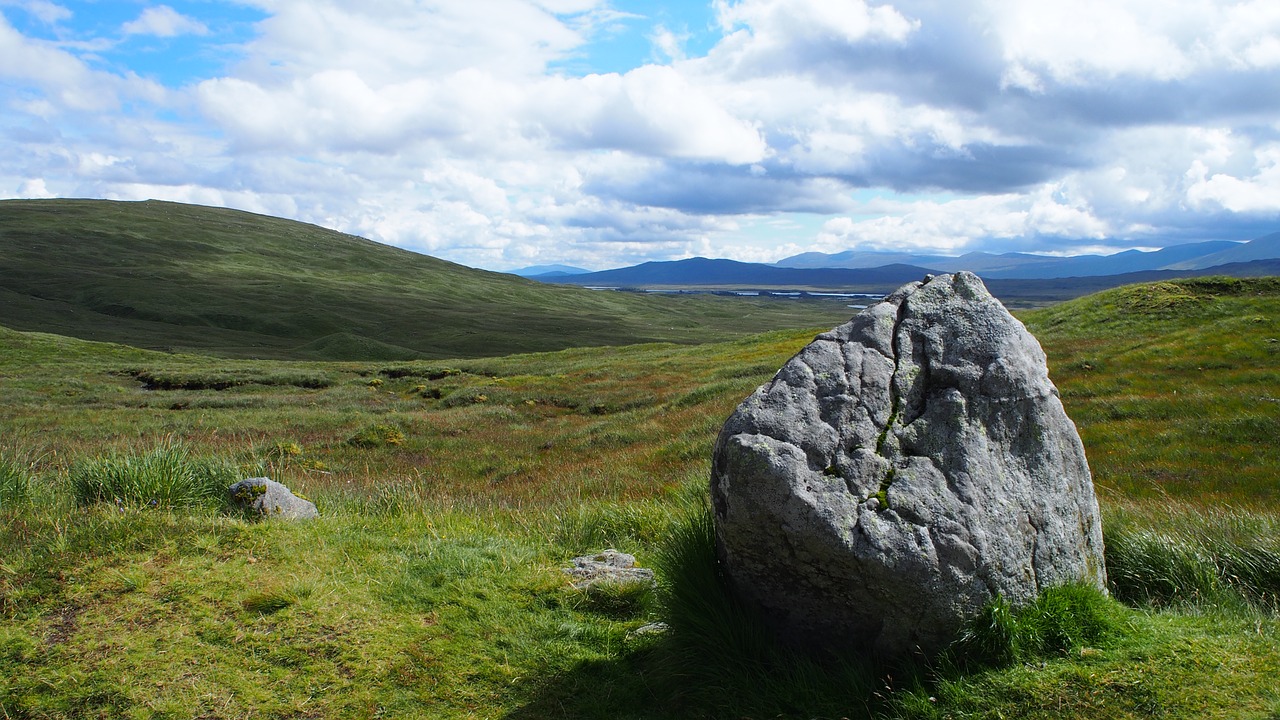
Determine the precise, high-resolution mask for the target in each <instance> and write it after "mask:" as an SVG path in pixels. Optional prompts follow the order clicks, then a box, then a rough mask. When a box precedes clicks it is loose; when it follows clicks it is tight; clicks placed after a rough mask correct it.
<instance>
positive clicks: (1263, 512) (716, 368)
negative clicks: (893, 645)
mask: <svg viewBox="0 0 1280 720" xmlns="http://www.w3.org/2000/svg"><path fill="white" fill-rule="evenodd" d="M1022 317H1023V320H1024V321H1025V322H1026V323H1027V324H1028V327H1030V328H1031V330H1032V331H1033V333H1035V334H1036V336H1037V337H1038V338H1039V339H1040V341H1041V343H1042V344H1043V345H1044V347H1045V349H1046V352H1047V353H1048V356H1049V358H1050V370H1051V376H1052V377H1053V378H1054V380H1055V382H1056V383H1057V384H1058V387H1059V389H1060V391H1061V393H1062V396H1063V400H1064V403H1065V404H1066V407H1067V411H1068V413H1069V414H1070V415H1071V416H1072V417H1073V419H1074V420H1075V421H1076V423H1077V425H1078V426H1079V428H1080V431H1081V435H1082V437H1083V438H1084V441H1085V446H1086V450H1087V452H1088V454H1089V458H1090V462H1091V465H1092V468H1093V471H1094V475H1095V481H1096V484H1097V487H1098V491H1099V494H1100V499H1101V502H1102V505H1103V512H1104V517H1105V528H1104V529H1105V535H1106V542H1107V560H1108V568H1109V572H1110V577H1111V583H1112V587H1111V599H1105V598H1100V597H1099V598H1091V599H1090V598H1085V599H1083V600H1080V601H1079V607H1081V608H1083V610H1082V611H1081V612H1082V613H1083V615H1081V613H1075V611H1074V610H1072V611H1071V612H1067V613H1065V615H1072V614H1073V613H1075V615H1079V616H1081V617H1083V616H1086V615H1087V617H1085V619H1086V620H1087V619H1089V618H1093V620H1095V621H1096V622H1093V624H1091V625H1088V626H1087V627H1076V626H1069V625H1064V624H1054V623H1055V622H1057V620H1055V618H1056V619H1061V616H1062V615H1063V613H1057V614H1055V613H1056V612H1057V611H1053V610H1052V608H1050V609H1049V610H1044V611H1043V612H1041V616H1042V618H1041V619H1042V620H1043V619H1044V618H1048V621H1049V622H1048V624H1044V623H1041V624H1039V625H1037V624H1036V623H1037V622H1038V621H1037V620H1036V618H1034V617H1031V615H1032V614H1033V613H1021V614H1019V613H1011V612H1010V611H1008V610H1007V609H1001V608H999V607H993V608H991V612H990V613H989V614H988V615H986V616H984V618H983V621H984V623H985V625H984V624H982V623H978V624H975V627H974V628H973V633H972V637H970V638H969V643H968V644H967V645H965V646H963V648H961V649H958V650H957V652H956V653H954V654H953V655H951V656H949V657H947V658H943V659H942V660H941V661H938V662H935V663H931V664H920V665H895V666H891V667H890V666H867V665H864V664H861V663H860V662H859V661H858V659H857V658H856V657H853V656H850V657H840V658H827V659H824V660H822V661H815V660H813V659H809V658H805V657H799V656H796V655H793V654H791V653H789V652H788V651H785V650H783V649H780V648H777V647H774V646H773V645H771V644H770V643H769V642H768V641H767V639H765V638H764V637H763V636H762V635H761V634H760V631H759V628H758V626H757V624H756V623H755V621H754V620H753V618H751V617H750V615H749V613H746V612H744V611H743V610H742V609H740V608H736V607H735V606H734V605H733V604H732V603H731V602H730V601H729V600H727V599H726V598H725V597H724V596H723V594H722V593H721V592H720V589H719V586H718V584H717V581H716V577H715V573H714V566H713V564H712V563H710V562H709V561H708V556H707V550H708V545H707V536H706V512H705V504H704V503H705V495H706V481H707V475H708V469H709V455H710V447H711V443H712V440H713V439H714V435H715V433H716V431H717V430H718V429H719V426H720V424H721V423H722V422H723V420H724V418H725V417H726V416H727V415H728V414H729V412H731V411H732V409H733V408H734V407H735V406H736V404H737V403H738V402H739V401H741V400H742V399H743V398H744V397H745V396H746V395H747V394H748V393H749V392H750V391H751V390H752V389H753V388H754V387H755V386H756V385H758V384H759V383H761V382H763V381H765V380H767V379H768V378H769V376H770V375H771V374H772V373H773V372H774V370H776V369H777V368H778V367H779V366H780V365H781V364H782V363H783V362H784V361H785V360H786V359H787V358H788V357H789V356H790V355H791V354H792V353H794V352H795V351H796V350H798V349H799V348H800V347H802V346H803V345H804V344H805V343H806V342H808V340H809V339H811V338H812V336H813V335H814V334H815V332H817V331H819V330H821V329H824V328H810V329H807V330H786V331H775V332H770V333H766V334H763V335H753V336H750V337H744V338H740V339H736V340H730V341H727V342H720V343H712V344H705V345H677V344H670V343H662V344H640V345H632V346H628V347H594V348H578V349H569V350H562V351H557V352H547V353H537V354H525V355H511V356H505V357H491V358H480V359H474V358H473V359H453V360H383V361H376V360H370V361H361V362H305V361H282V360H238V359H228V358H225V357H224V358H216V357H211V356H201V355H175V354H164V353H158V352H152V351H145V350H139V349H134V348H129V347H125V346H121V345H105V344H99V343H91V342H86V341H81V340H74V339H70V338H66V337H61V336H55V335H42V334H38V333H26V332H16V331H12V330H3V329H0V379H2V381H0V427H2V428H3V429H4V433H3V437H2V438H0V617H3V622H2V623H0V717H4V718H64V717H65V718H72V717H75V718H81V717H103V718H108V717H110V718H115V717H137V718H204V719H206V720H212V719H214V718H220V719H221V718H227V719H229V718H250V717H252V718H329V717H333V718H337V717H343V718H346V717H352V718H366V717H367V718H374V717H396V718H400V717H410V718H412V717H423V718H437V717H438V718H457V717H477V718H480V717H512V718H543V717H574V718H576V717H600V718H628V717H631V718H663V717H672V718H675V717H735V718H738V717H757V718H763V717H832V718H838V717H849V718H856V717H932V718H1000V717H1005V718H1012V717H1040V718H1059V717H1079V718H1094V717H1108V718H1138V717H1162V718H1203V717H1223V718H1259V719H1261V718H1276V717H1280V683H1278V682H1277V681H1276V678H1277V677H1280V622H1278V618H1277V611H1278V608H1280V595H1278V593H1280V473H1278V472H1277V468H1278V467H1280V449H1277V443H1276V442H1275V438H1276V437H1277V436H1280V432H1278V431H1280V370H1278V369H1277V368H1278V367H1280V362H1278V361H1280V281H1278V280H1276V279H1254V280H1232V279H1222V278H1213V279H1202V280H1195V281H1185V282H1178V283H1161V284H1157V285H1147V286H1135V287H1126V288H1120V289H1116V290H1112V291H1107V292H1104V293H1101V294H1099V295H1095V296H1090V297H1086V298H1082V299H1079V300H1075V301H1071V302H1068V303H1063V304H1061V305H1057V306H1054V307H1051V308H1048V309H1043V310H1037V311H1034V312H1028V313H1025V314H1023V315H1022ZM157 468H159V470H157ZM113 473H114V474H113ZM117 475H119V476H120V477H123V478H126V480H127V481H122V482H121V483H120V484H118V485H115V486H105V487H104V486H103V485H102V484H101V483H98V484H95V482H97V480H98V479H100V478H103V477H108V476H109V477H116V476H117ZM256 475H268V476H270V477H272V478H274V479H277V480H280V481H281V482H284V483H285V484H286V485H289V486H290V487H291V488H293V489H294V490H295V491H299V492H302V493H304V494H306V495H307V496H308V497H310V498H311V499H313V500H314V501H315V502H316V503H317V505H318V506H319V508H320V512H321V515H322V518H321V519H320V520H319V521H315V522H310V523H298V524H286V523H253V522H249V521H246V520H244V519H242V518H239V517H236V516H234V515H233V514H230V513H228V512H227V511H226V510H225V508H224V507H223V506H222V501H221V498H220V496H219V495H218V494H217V493H213V494H212V495H211V494H209V493H208V492H205V491H204V490H203V489H202V488H207V487H210V486H216V485H217V484H218V483H221V482H223V481H224V480H225V479H226V478H229V477H230V478H238V477H248V476H256ZM178 476H181V477H184V478H191V479H192V484H191V485H190V487H189V488H187V487H186V486H184V488H185V489H181V490H182V492H177V491H174V489H173V488H172V487H170V485H171V483H170V481H169V480H166V479H165V478H173V477H178ZM156 477H159V478H161V479H159V480H155V479H154V478H156ZM148 478H151V480H148ZM165 493H168V494H165ZM606 547H615V548H618V549H620V550H624V551H626V552H631V553H634V554H635V555H636V556H637V557H638V559H639V561H640V564H642V565H645V566H649V567H655V568H657V569H658V571H659V578H660V582H659V587H658V588H657V590H656V591H652V592H650V591H647V590H636V589H616V588H615V589H612V590H610V589H605V590H595V591H579V590H575V589H573V588H572V586H571V585H570V583H569V580H568V578H567V577H566V576H565V575H564V574H563V573H562V572H561V570H560V568H563V567H566V566H567V565H568V564H569V560H570V559H571V558H572V557H574V556H575V555H581V554H586V553H593V552H596V551H599V550H601V549H603V548H606ZM1062 602H1063V603H1069V602H1075V601H1074V600H1072V599H1071V598H1070V597H1067V599H1066V600H1062ZM1071 607H1072V608H1076V607H1077V605H1071ZM1077 619H1078V618H1077ZM656 621H663V622H666V623H668V625H669V627H670V628H671V629H670V630H668V631H666V632H661V631H659V632H651V631H650V630H649V629H647V628H646V626H648V625H650V624H651V623H654V622H656ZM960 650H963V652H961V651H960Z"/></svg>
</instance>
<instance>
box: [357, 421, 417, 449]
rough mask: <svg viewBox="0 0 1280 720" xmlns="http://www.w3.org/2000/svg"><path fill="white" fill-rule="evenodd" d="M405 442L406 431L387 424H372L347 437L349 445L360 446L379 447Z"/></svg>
mask: <svg viewBox="0 0 1280 720" xmlns="http://www.w3.org/2000/svg"><path fill="white" fill-rule="evenodd" d="M403 442H404V431H403V430H401V429H400V428H398V427H396V426H395V425H386V424H378V425H370V426H369V427H366V428H363V429H361V430H360V431H359V432H357V433H356V434H355V435H352V436H351V437H349V438H347V444H348V445H351V446H353V447H358V448H379V447H386V446H388V445H400V444H401V443H403Z"/></svg>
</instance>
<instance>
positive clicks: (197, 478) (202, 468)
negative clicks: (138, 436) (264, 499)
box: [67, 442, 239, 508]
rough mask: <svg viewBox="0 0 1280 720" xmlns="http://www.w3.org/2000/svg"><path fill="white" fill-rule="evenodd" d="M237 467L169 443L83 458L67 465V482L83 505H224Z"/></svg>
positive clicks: (236, 475)
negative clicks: (142, 449) (146, 448)
mask: <svg viewBox="0 0 1280 720" xmlns="http://www.w3.org/2000/svg"><path fill="white" fill-rule="evenodd" d="M237 480H239V475H238V473H237V470H236V468H234V467H232V466H231V465H230V464H228V463H227V462H225V461H222V460H219V459H217V458H199V457H194V456H192V454H191V451H190V450H189V449H187V448H186V447H185V446H184V445H182V444H181V443H173V442H165V443H164V444H161V445H158V446H156V447H155V448H152V449H150V450H147V451H145V452H142V453H139V454H123V453H112V454H109V455H106V456H103V457H96V458H91V459H85V460H80V461H78V462H76V463H75V464H73V465H71V466H70V467H69V468H68V470H67V485H68V486H69V490H70V492H71V495H72V497H74V498H75V500H76V502H77V503H78V504H79V505H82V506H83V505H88V504H91V503H95V502H111V503H115V504H116V505H117V506H119V507H122V508H123V507H124V506H127V505H134V506H151V507H156V506H162V507H179V506H186V505H190V506H200V505H203V506H208V507H214V508H217V507H221V506H222V505H224V504H225V501H226V495H227V488H228V487H229V486H231V485H232V484H234V483H235V482H236V481H237Z"/></svg>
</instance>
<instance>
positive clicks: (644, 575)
mask: <svg viewBox="0 0 1280 720" xmlns="http://www.w3.org/2000/svg"><path fill="white" fill-rule="evenodd" d="M564 572H565V574H566V575H569V576H571V577H573V578H575V580H574V582H573V586H574V587H575V588H577V589H578V590H585V589H587V588H589V587H591V586H592V585H594V584H596V583H600V582H615V583H631V582H640V583H653V571H652V570H650V569H649V568H642V567H636V558H635V556H634V555H628V554H627V553H624V552H618V551H617V550H613V549H609V550H605V551H604V552H601V553H597V554H595V555H583V556H581V557H576V558H574V559H573V567H567V568H564Z"/></svg>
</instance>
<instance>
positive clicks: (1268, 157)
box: [1187, 143, 1280, 214]
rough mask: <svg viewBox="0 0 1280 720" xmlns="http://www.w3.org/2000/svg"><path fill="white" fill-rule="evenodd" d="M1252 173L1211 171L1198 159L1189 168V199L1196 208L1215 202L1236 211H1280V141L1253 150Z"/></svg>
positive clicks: (1268, 212) (1270, 212) (1269, 212)
mask: <svg viewBox="0 0 1280 720" xmlns="http://www.w3.org/2000/svg"><path fill="white" fill-rule="evenodd" d="M1252 156H1253V157H1252V160H1253V162H1252V165H1253V167H1252V171H1253V174H1252V175H1248V176H1244V177H1237V176H1234V175H1230V174H1228V173H1225V172H1218V173H1213V174H1210V171H1209V168H1208V166H1207V165H1206V164H1205V163H1204V162H1202V161H1200V160H1196V161H1195V162H1193V163H1192V165H1191V168H1190V169H1189V170H1187V179H1188V180H1189V181H1190V187H1188V188H1187V200H1188V201H1189V202H1190V203H1191V204H1192V206H1194V207H1204V206H1206V205H1211V206H1212V205H1216V206H1217V207H1221V208H1223V209H1226V210H1229V211H1231V212H1235V213H1267V214H1274V213H1280V144H1275V143H1273V144H1270V145H1266V146H1264V147H1260V148H1257V149H1256V150H1254V151H1253V152H1252Z"/></svg>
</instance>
